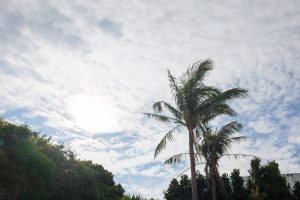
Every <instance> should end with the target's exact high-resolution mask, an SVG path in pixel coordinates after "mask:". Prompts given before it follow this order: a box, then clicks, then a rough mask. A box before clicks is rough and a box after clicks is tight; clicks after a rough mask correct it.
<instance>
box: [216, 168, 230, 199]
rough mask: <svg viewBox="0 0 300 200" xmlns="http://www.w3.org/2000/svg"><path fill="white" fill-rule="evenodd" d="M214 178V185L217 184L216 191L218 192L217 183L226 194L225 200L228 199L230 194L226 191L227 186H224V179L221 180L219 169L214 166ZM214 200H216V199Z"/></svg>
mask: <svg viewBox="0 0 300 200" xmlns="http://www.w3.org/2000/svg"><path fill="white" fill-rule="evenodd" d="M212 176H213V177H212V179H213V181H214V184H215V186H214V187H215V190H216V182H217V183H218V184H219V186H220V189H221V191H222V193H223V194H224V197H225V199H228V197H229V194H228V192H227V191H226V188H225V185H224V183H223V181H222V178H221V176H220V174H219V171H218V169H217V167H216V166H215V165H214V166H212ZM216 194H217V191H215V195H216ZM216 198H217V197H216ZM214 200H216V199H214Z"/></svg>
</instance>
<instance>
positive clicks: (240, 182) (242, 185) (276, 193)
mask: <svg viewBox="0 0 300 200" xmlns="http://www.w3.org/2000/svg"><path fill="white" fill-rule="evenodd" d="M248 172H249V176H248V177H244V178H243V177H241V175H240V171H239V170H238V169H233V171H232V172H231V174H230V175H228V174H226V173H225V174H222V176H221V179H222V183H223V184H224V186H225V188H226V191H227V196H224V193H223V191H222V189H221V186H220V185H219V184H217V193H216V194H217V198H218V199H220V200H224V199H228V200H247V199H249V200H251V199H253V200H300V182H296V183H295V185H294V186H293V187H290V185H289V184H288V183H287V181H286V179H285V177H284V176H283V175H281V174H280V170H279V166H278V163H276V162H275V161H272V162H268V163H267V164H265V165H261V160H260V159H259V158H254V159H252V160H251V162H250V169H249V170H248ZM197 186H198V188H199V190H198V197H199V199H200V198H201V199H212V194H211V191H210V190H209V188H208V185H207V184H206V177H204V176H203V175H201V174H200V173H198V174H197ZM164 198H165V199H166V200H190V199H192V188H191V179H190V178H189V177H188V176H187V175H182V176H181V177H180V180H179V181H178V180H177V179H175V178H174V179H173V180H172V181H171V182H170V184H169V187H168V189H167V190H166V191H164Z"/></svg>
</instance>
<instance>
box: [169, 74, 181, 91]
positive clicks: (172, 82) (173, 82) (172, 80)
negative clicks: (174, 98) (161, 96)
mask: <svg viewBox="0 0 300 200" xmlns="http://www.w3.org/2000/svg"><path fill="white" fill-rule="evenodd" d="M168 77H169V82H170V88H171V90H172V91H173V94H176V93H178V92H179V89H178V86H177V83H176V78H175V77H174V76H173V75H172V74H171V72H170V71H169V70H168Z"/></svg>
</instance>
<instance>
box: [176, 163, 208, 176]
mask: <svg viewBox="0 0 300 200" xmlns="http://www.w3.org/2000/svg"><path fill="white" fill-rule="evenodd" d="M195 165H206V163H205V162H199V163H196V164H195ZM189 169H191V168H190V167H189V168H187V169H185V170H183V171H182V172H181V173H180V174H179V175H178V176H177V177H176V178H178V177H180V176H181V175H182V174H184V173H185V172H186V171H187V170H189Z"/></svg>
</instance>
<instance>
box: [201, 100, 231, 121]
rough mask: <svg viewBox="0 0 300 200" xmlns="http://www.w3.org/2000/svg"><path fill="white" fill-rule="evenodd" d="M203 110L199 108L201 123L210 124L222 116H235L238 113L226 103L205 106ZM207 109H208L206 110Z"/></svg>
mask: <svg viewBox="0 0 300 200" xmlns="http://www.w3.org/2000/svg"><path fill="white" fill-rule="evenodd" d="M201 107H202V108H198V109H197V110H198V111H197V112H198V113H199V118H200V121H202V122H203V123H208V122H209V121H211V120H213V119H215V118H216V117H218V116H220V115H228V116H235V115H236V112H235V111H234V110H233V109H232V108H231V107H230V106H229V105H228V104H225V103H218V104H209V105H207V106H205V105H203V106H201ZM205 107H206V108H205Z"/></svg>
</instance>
